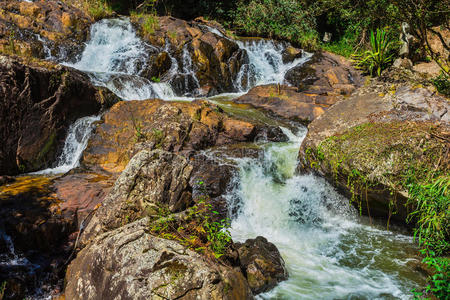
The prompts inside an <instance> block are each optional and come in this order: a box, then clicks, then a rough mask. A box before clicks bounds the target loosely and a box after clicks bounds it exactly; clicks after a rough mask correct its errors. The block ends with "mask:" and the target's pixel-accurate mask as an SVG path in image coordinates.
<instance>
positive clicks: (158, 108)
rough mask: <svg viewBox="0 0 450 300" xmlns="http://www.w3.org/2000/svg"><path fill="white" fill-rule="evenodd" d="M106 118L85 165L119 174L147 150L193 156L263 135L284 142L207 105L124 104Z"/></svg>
mask: <svg viewBox="0 0 450 300" xmlns="http://www.w3.org/2000/svg"><path fill="white" fill-rule="evenodd" d="M103 119H104V121H103V123H102V124H100V125H99V126H98V127H97V129H96V132H95V133H94V134H93V136H92V138H91V140H90V142H89V145H88V147H87V149H86V151H85V152H84V154H83V163H84V164H85V165H87V166H96V167H101V168H102V169H103V170H106V171H109V172H113V173H118V172H121V171H122V170H123V169H124V168H125V166H126V165H127V163H128V161H129V160H130V158H131V157H133V155H134V154H135V153H137V152H139V151H140V150H143V149H147V150H152V149H162V150H166V151H170V152H175V153H184V155H186V156H189V153H194V152H195V151H199V150H203V149H206V148H209V147H212V146H221V145H228V144H233V143H239V142H252V141H254V140H255V139H256V138H257V137H259V136H261V135H264V136H267V137H268V138H274V139H279V138H280V137H284V134H283V133H282V132H281V130H280V129H277V128H274V127H272V126H268V125H265V124H261V123H260V124H258V123H256V124H255V122H253V123H252V122H249V121H245V120H241V119H236V118H234V117H230V116H228V115H227V114H225V113H224V112H223V111H222V110H221V109H220V108H219V107H218V106H216V105H214V104H212V103H210V102H207V101H202V100H196V101H194V102H189V103H186V102H164V101H161V100H146V101H126V102H120V103H117V104H116V105H115V106H113V107H112V108H111V109H110V110H109V112H108V113H106V114H105V116H104V118H103Z"/></svg>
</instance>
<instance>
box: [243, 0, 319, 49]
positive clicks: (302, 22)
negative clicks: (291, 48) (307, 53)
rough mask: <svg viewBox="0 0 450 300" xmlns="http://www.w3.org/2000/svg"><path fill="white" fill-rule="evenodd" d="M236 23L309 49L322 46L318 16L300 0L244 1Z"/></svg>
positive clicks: (257, 33)
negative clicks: (316, 22)
mask: <svg viewBox="0 0 450 300" xmlns="http://www.w3.org/2000/svg"><path fill="white" fill-rule="evenodd" d="M235 25H236V26H237V28H238V30H239V31H240V32H241V33H244V34H246V35H253V36H264V37H270V38H276V39H285V40H288V41H290V42H292V43H294V44H296V45H299V46H301V47H303V48H305V49H309V50H313V49H316V48H318V34H317V32H316V30H315V18H314V16H313V15H312V14H311V11H310V10H308V9H307V7H306V6H305V5H303V4H302V3H301V2H299V1H292V0H251V1H250V2H249V3H248V4H246V3H244V2H240V3H239V4H238V7H237V12H236V20H235Z"/></svg>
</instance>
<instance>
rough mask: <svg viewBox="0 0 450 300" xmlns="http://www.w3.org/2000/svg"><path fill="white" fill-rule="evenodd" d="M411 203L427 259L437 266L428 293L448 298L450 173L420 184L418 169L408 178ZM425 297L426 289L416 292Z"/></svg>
mask: <svg viewBox="0 0 450 300" xmlns="http://www.w3.org/2000/svg"><path fill="white" fill-rule="evenodd" d="M406 183H407V186H408V193H409V203H410V204H413V205H414V206H415V207H416V209H415V210H414V211H413V212H412V213H411V214H410V215H409V217H408V221H412V220H414V221H415V222H416V224H417V225H416V229H415V231H414V237H415V238H417V239H418V241H419V244H420V245H421V246H422V248H423V249H422V250H421V253H422V254H423V255H425V258H424V259H423V263H426V264H427V265H428V266H429V267H430V268H432V269H433V270H434V274H433V275H432V276H431V277H430V278H429V283H430V284H429V285H428V286H427V287H426V288H425V291H424V292H425V293H427V294H429V293H432V294H433V295H434V296H436V297H437V298H438V299H446V298H445V297H446V296H448V295H449V294H450V279H449V259H448V257H445V255H448V253H449V250H450V243H449V237H450V210H449V207H450V195H449V194H450V190H449V188H450V177H449V176H442V177H438V178H436V179H434V180H432V181H431V183H428V184H418V183H417V179H416V177H415V176H414V172H412V173H410V174H409V176H408V177H407V180H406ZM414 294H415V296H416V297H422V296H423V293H422V292H414Z"/></svg>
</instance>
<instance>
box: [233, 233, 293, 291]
mask: <svg viewBox="0 0 450 300" xmlns="http://www.w3.org/2000/svg"><path fill="white" fill-rule="evenodd" d="M235 247H236V249H237V251H238V253H239V259H240V264H241V268H242V270H243V271H244V274H246V278H247V281H248V284H249V286H250V289H251V290H252V292H253V293H254V294H259V293H262V292H266V291H268V290H270V289H272V288H273V287H275V286H276V285H277V284H278V283H279V282H281V281H283V280H286V279H287V278H288V272H287V270H286V268H285V265H284V260H283V258H282V257H281V255H280V252H279V251H278V249H277V247H276V246H275V245H274V244H272V243H270V242H268V241H267V239H266V238H264V237H262V236H258V237H257V238H255V239H249V240H247V241H245V243H236V244H235Z"/></svg>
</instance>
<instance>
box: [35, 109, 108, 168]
mask: <svg viewBox="0 0 450 300" xmlns="http://www.w3.org/2000/svg"><path fill="white" fill-rule="evenodd" d="M99 120H100V116H90V117H84V118H80V119H78V120H77V121H75V123H73V124H72V125H71V126H70V127H69V130H68V132H67V137H66V140H65V142H64V147H63V150H62V153H61V155H60V156H59V158H58V159H57V162H56V167H54V168H49V169H45V170H42V171H38V172H35V173H34V174H60V173H66V172H68V171H70V170H72V169H73V168H76V167H78V165H79V161H80V158H81V155H82V154H83V151H84V149H86V147H87V144H88V141H89V137H90V136H91V133H92V130H93V129H94V126H93V123H94V122H96V121H99Z"/></svg>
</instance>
